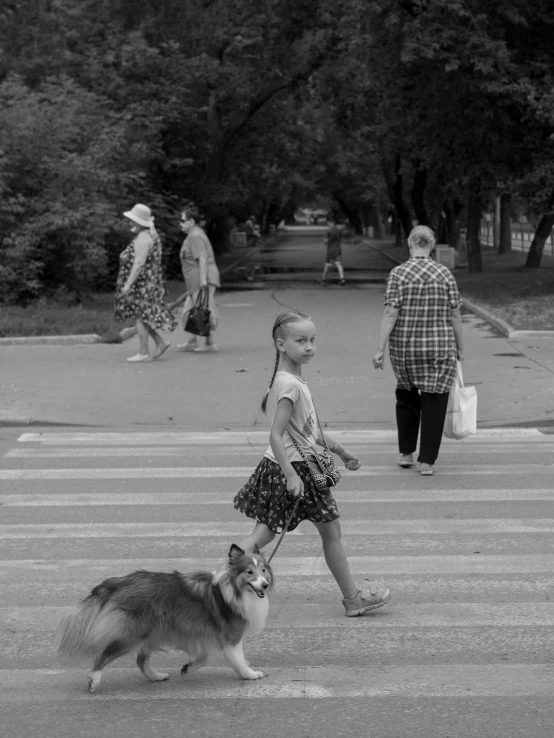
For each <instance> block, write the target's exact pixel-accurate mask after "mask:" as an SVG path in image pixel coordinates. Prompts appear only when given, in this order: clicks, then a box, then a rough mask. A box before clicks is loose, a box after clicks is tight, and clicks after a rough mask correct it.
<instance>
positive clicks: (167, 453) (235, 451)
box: [4, 442, 539, 460]
mask: <svg viewBox="0 0 554 738" xmlns="http://www.w3.org/2000/svg"><path fill="white" fill-rule="evenodd" d="M267 446H268V444H267V442H266V443H263V444H259V445H256V446H254V445H252V446H215V447H213V448H206V450H205V451H202V452H200V451H199V447H198V446H193V447H189V446H109V445H106V446H82V445H79V446H77V447H73V446H50V445H42V446H39V447H37V448H14V449H11V450H10V451H8V452H7V453H5V454H4V458H6V459H102V458H126V457H128V458H142V457H146V458H148V457H163V458H165V457H173V456H177V457H181V458H182V457H186V456H195V455H198V454H199V453H203V454H206V455H208V454H209V455H210V456H237V455H240V456H248V457H250V456H252V457H256V456H259V457H260V458H261V457H262V456H263V453H264V451H265V449H266V448H267ZM350 448H352V449H353V450H355V452H356V453H357V454H360V453H363V454H364V455H365V456H371V457H372V456H383V455H384V454H390V455H391V456H393V457H394V460H396V456H397V455H398V454H397V451H396V449H395V447H394V445H392V444H390V443H389V444H387V445H386V446H383V447H382V448H373V447H372V446H368V445H367V444H350ZM507 451H509V453H510V454H514V453H518V454H520V453H521V454H529V453H534V454H537V453H538V452H539V450H538V449H537V446H536V445H530V444H520V445H519V446H518V447H517V448H514V447H513V446H512V445H510V447H509V448H508V447H507V446H506V445H498V444H494V445H492V444H488V445H487V446H486V447H485V448H484V449H482V450H481V451H479V450H477V449H476V448H475V446H473V445H465V444H459V445H457V446H444V447H443V448H442V452H441V460H444V458H445V457H447V456H448V457H450V455H453V456H460V455H472V456H475V455H476V454H478V453H483V454H487V455H489V454H505V453H506V452H507Z"/></svg>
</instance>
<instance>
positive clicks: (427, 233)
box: [408, 225, 435, 249]
mask: <svg viewBox="0 0 554 738" xmlns="http://www.w3.org/2000/svg"><path fill="white" fill-rule="evenodd" d="M408 244H409V245H410V246H416V247H417V248H418V249H432V248H433V246H434V245H435V234H434V233H433V231H432V230H431V229H430V228H427V226H423V225H418V226H416V227H415V228H412V230H411V231H410V235H409V236H408Z"/></svg>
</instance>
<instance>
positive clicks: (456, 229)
mask: <svg viewBox="0 0 554 738" xmlns="http://www.w3.org/2000/svg"><path fill="white" fill-rule="evenodd" d="M463 208H464V206H463V205H462V203H460V202H457V201H454V202H445V203H444V205H443V211H444V219H443V222H444V230H445V234H444V235H445V243H447V244H448V245H449V246H451V247H452V248H453V249H455V248H457V246H458V238H459V237H460V213H461V212H462V210H463Z"/></svg>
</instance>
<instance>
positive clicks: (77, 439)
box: [18, 428, 543, 445]
mask: <svg viewBox="0 0 554 738" xmlns="http://www.w3.org/2000/svg"><path fill="white" fill-rule="evenodd" d="M332 435H333V437H335V438H337V440H340V441H341V442H344V443H355V442H358V443H364V442H371V441H376V440H377V441H379V440H383V439H396V437H397V432H396V431H395V430H387V429H383V430H374V429H367V430H355V431H353V430H333V432H332ZM542 435H543V434H542V433H541V431H540V430H539V429H537V428H481V429H479V430H478V432H477V433H476V434H475V435H474V436H470V437H469V440H470V441H471V440H474V439H475V440H481V439H484V438H523V437H539V436H542ZM268 439H269V429H267V430H265V431H214V432H199V431H196V432H188V431H148V432H144V431H129V432H112V431H110V432H102V431H98V432H92V433H84V432H77V431H76V432H68V433H67V432H59V433H38V432H32V433H22V434H21V435H20V436H19V438H18V441H20V442H21V443H42V444H68V443H70V444H77V443H93V444H100V443H116V444H122V445H127V444H131V445H133V444H137V443H146V444H153V445H155V444H160V443H161V444H166V443H184V444H189V443H190V444H202V445H204V444H206V445H211V444H224V445H225V444H230V443H231V444H234V443H237V444H240V445H243V444H249V443H258V444H263V443H267V441H268ZM466 440H468V439H464V441H466Z"/></svg>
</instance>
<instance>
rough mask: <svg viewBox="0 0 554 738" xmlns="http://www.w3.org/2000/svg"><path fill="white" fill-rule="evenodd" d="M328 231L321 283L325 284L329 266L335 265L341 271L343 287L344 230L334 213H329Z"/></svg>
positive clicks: (340, 282) (340, 278) (340, 281)
mask: <svg viewBox="0 0 554 738" xmlns="http://www.w3.org/2000/svg"><path fill="white" fill-rule="evenodd" d="M327 226H328V228H327V232H326V233H325V248H326V254H325V265H324V267H323V276H322V277H321V284H322V285H323V286H325V285H326V284H327V283H326V281H325V280H326V279H327V272H328V271H329V268H330V267H332V266H335V267H336V268H337V271H338V273H339V284H340V286H341V287H342V286H343V285H344V284H346V280H345V278H344V269H343V266H342V230H341V229H340V228H339V225H338V223H337V218H336V216H335V215H334V214H333V213H330V214H329V215H327Z"/></svg>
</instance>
